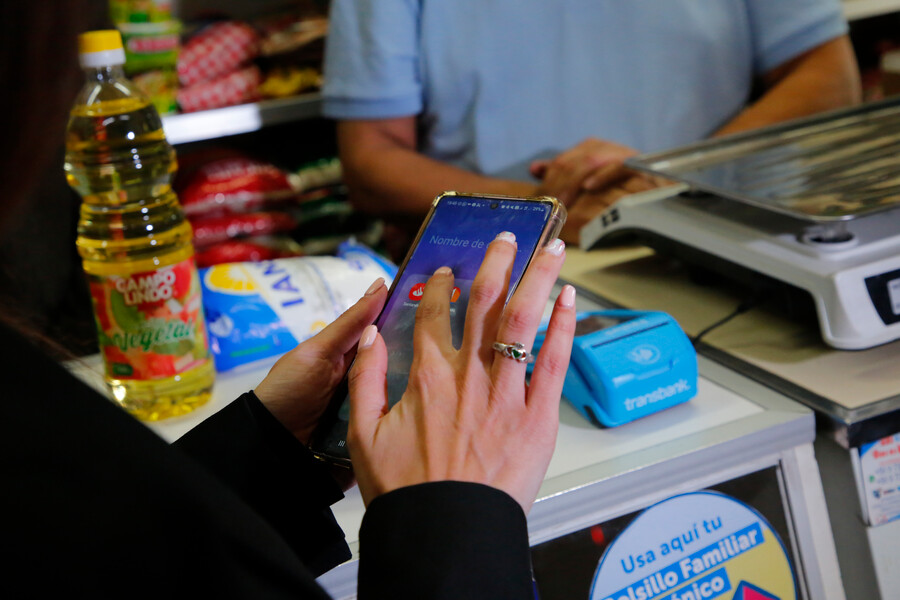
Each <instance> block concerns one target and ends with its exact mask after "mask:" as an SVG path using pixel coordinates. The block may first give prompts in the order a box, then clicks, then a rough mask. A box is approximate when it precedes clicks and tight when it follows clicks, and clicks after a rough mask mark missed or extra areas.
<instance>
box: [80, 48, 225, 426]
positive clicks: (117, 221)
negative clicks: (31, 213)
mask: <svg viewBox="0 0 900 600" xmlns="http://www.w3.org/2000/svg"><path fill="white" fill-rule="evenodd" d="M79 52H80V54H79V56H80V60H81V66H82V68H83V70H84V72H85V75H86V82H85V85H84V87H83V88H82V89H81V92H80V93H79V95H78V99H77V100H76V102H75V106H74V107H73V108H72V112H71V114H70V118H69V125H68V129H67V132H66V162H65V169H66V178H67V180H68V182H69V185H70V186H71V187H72V188H73V189H75V191H77V192H78V193H79V194H80V195H81V197H82V204H81V216H80V219H79V222H78V251H79V254H80V255H81V258H82V261H83V265H84V270H85V273H86V274H87V277H88V282H89V285H90V290H91V297H92V302H93V305H94V316H95V319H96V323H97V333H98V338H99V346H100V351H101V354H102V355H103V360H104V363H105V369H106V381H107V384H108V385H109V388H110V391H111V392H112V396H113V398H114V399H115V400H116V402H118V403H119V404H120V405H121V406H122V407H124V408H125V409H126V410H128V411H129V412H131V413H132V414H133V415H135V416H136V417H138V418H139V419H143V420H147V421H155V420H158V419H164V418H167V417H172V416H177V415H182V414H185V413H188V412H190V411H192V410H194V409H195V408H196V407H198V406H200V405H202V404H203V403H205V402H206V401H207V400H208V399H209V396H210V392H211V390H212V385H213V380H214V378H215V371H214V367H213V362H212V359H211V356H210V353H209V345H208V341H207V334H206V326H205V323H204V319H203V307H202V304H201V298H200V282H199V279H198V277H197V269H196V266H195V264H194V249H193V246H192V244H191V226H190V224H189V223H188V222H187V221H186V220H185V218H184V213H183V212H182V209H181V205H180V204H179V203H178V198H177V196H176V195H175V193H174V192H173V191H172V177H173V175H174V174H175V170H176V168H177V164H176V161H175V151H174V149H173V148H172V146H170V145H169V143H168V142H167V141H166V137H165V134H164V133H163V130H162V121H161V120H160V118H159V115H158V113H157V112H156V109H155V108H154V107H153V105H152V104H151V103H150V102H149V101H148V100H147V99H146V98H144V97H143V96H142V95H141V94H140V92H138V91H137V90H136V88H135V87H134V86H133V85H132V83H131V82H130V81H128V80H127V79H126V78H125V75H124V72H123V70H122V65H123V63H124V62H125V53H124V50H123V49H122V38H121V36H120V34H119V32H118V31H116V30H108V31H92V32H88V33H85V34H82V35H81V36H80V38H79Z"/></svg>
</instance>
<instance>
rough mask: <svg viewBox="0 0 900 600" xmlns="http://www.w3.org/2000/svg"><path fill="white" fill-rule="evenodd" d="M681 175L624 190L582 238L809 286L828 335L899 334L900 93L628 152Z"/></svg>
mask: <svg viewBox="0 0 900 600" xmlns="http://www.w3.org/2000/svg"><path fill="white" fill-rule="evenodd" d="M627 164H628V165H629V166H630V167H632V168H634V169H637V170H641V171H645V172H648V173H652V174H654V175H657V176H662V177H666V178H668V179H670V180H673V181H676V182H679V184H677V185H673V186H670V187H665V188H659V189H657V190H653V191H650V192H645V193H643V194H636V195H633V196H629V197H626V198H623V199H622V200H620V201H619V202H617V203H616V204H615V205H614V206H613V207H611V208H610V209H608V210H607V211H606V212H604V213H603V214H602V215H600V216H598V217H597V218H596V219H594V220H593V221H591V222H590V223H589V224H587V225H586V226H585V227H584V228H583V229H582V232H581V247H582V248H584V249H589V248H592V247H595V246H602V245H614V244H619V243H623V242H638V243H642V244H645V245H647V246H650V247H651V248H654V249H655V250H657V252H659V253H661V254H669V255H675V256H677V257H678V258H681V259H683V260H685V261H687V262H689V263H691V262H693V263H697V264H702V265H703V266H705V267H707V268H711V269H712V270H714V271H716V272H718V273H720V274H722V275H724V276H726V277H730V276H739V275H743V276H744V278H745V279H746V277H748V276H749V277H750V278H752V279H755V280H756V281H757V282H758V283H760V287H761V289H765V288H766V287H767V285H765V284H779V285H782V286H786V287H788V288H794V289H799V290H802V291H803V292H806V293H807V294H808V295H809V297H811V299H812V302H813V304H814V306H815V311H816V314H817V317H818V322H819V326H820V330H821V333H822V338H823V339H824V340H825V342H826V343H827V344H829V345H830V346H833V347H835V348H839V349H845V350H861V349H865V348H871V347H873V346H877V345H880V344H884V343H887V342H890V341H893V340H896V339H898V338H900V99H894V100H890V101H886V102H881V103H876V104H870V105H866V106H864V107H857V108H852V109H846V110H841V111H835V112H831V113H826V114H823V115H820V116H817V117H813V118H808V119H803V120H798V121H793V122H790V123H786V124H782V125H778V126H775V127H769V128H765V129H759V130H756V131H753V132H749V133H745V134H739V135H735V136H729V137H726V138H719V139H713V140H707V141H704V142H700V143H697V144H693V145H690V146H685V147H682V148H678V149H675V150H672V151H667V152H662V153H656V154H647V155H642V156H639V157H635V158H633V159H630V160H629V161H628V162H627Z"/></svg>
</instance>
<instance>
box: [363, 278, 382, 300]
mask: <svg viewBox="0 0 900 600" xmlns="http://www.w3.org/2000/svg"><path fill="white" fill-rule="evenodd" d="M383 285H384V277H379V278H378V279H376V280H375V281H374V282H373V283H372V285H370V286H369V289H367V290H366V293H365V295H366V296H371V295H372V294H374V293H375V292H377V291H378V290H380V289H381V287H382V286H383Z"/></svg>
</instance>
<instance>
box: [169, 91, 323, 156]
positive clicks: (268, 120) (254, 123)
mask: <svg viewBox="0 0 900 600" xmlns="http://www.w3.org/2000/svg"><path fill="white" fill-rule="evenodd" d="M321 106H322V100H321V97H320V95H319V94H303V95H300V96H294V97H291V98H281V99H278V100H264V101H262V102H256V103H253V104H241V105H238V106H228V107H226V108H217V109H215V110H204V111H200V112H195V113H187V114H183V115H168V116H165V117H163V119H162V121H163V130H165V132H166V138H167V139H168V140H169V143H170V144H187V143H190V142H199V141H202V140H210V139H215V138H220V137H225V136H229V135H237V134H240V133H249V132H251V131H257V130H258V129H260V128H262V127H266V126H268V125H277V124H279V123H289V122H291V121H300V120H302V119H311V118H314V117H318V116H319V115H320V113H321Z"/></svg>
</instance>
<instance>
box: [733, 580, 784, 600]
mask: <svg viewBox="0 0 900 600" xmlns="http://www.w3.org/2000/svg"><path fill="white" fill-rule="evenodd" d="M734 600H781V598H779V597H778V596H776V595H775V594H770V593H769V592H767V591H765V590H761V589H760V588H758V587H756V586H755V585H753V584H752V583H747V582H746V581H742V582H741V583H740V584H739V585H738V587H737V590H735V592H734Z"/></svg>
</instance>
